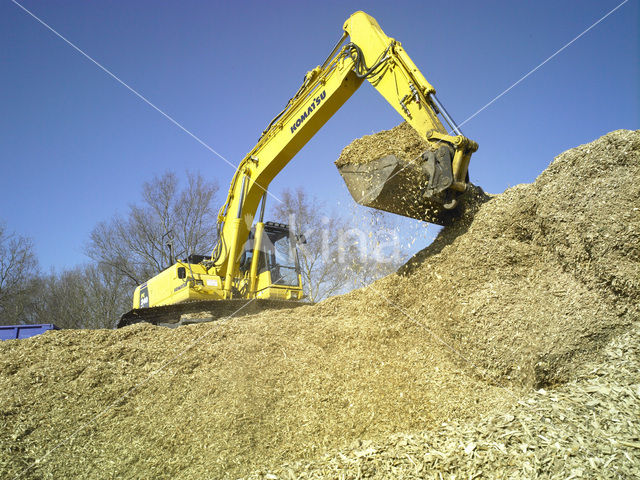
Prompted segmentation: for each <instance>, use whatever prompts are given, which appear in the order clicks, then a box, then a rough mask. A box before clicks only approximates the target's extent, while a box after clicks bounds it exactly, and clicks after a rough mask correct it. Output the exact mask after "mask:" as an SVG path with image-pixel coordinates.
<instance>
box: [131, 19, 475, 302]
mask: <svg viewBox="0 0 640 480" xmlns="http://www.w3.org/2000/svg"><path fill="white" fill-rule="evenodd" d="M343 30H344V32H343V36H342V38H341V40H340V42H338V44H337V45H336V47H335V48H334V50H333V51H332V52H331V53H330V54H329V57H328V58H327V60H326V61H325V62H324V63H323V64H322V65H320V66H318V67H316V68H314V69H313V70H311V71H309V72H308V73H307V75H306V76H305V79H304V82H303V84H302V86H301V87H300V89H299V90H298V92H297V93H296V94H295V95H294V96H293V97H292V98H291V99H290V100H289V102H288V103H287V105H286V107H285V108H284V110H283V111H282V112H280V113H279V114H278V115H277V116H276V117H275V118H274V119H273V120H272V121H271V123H270V124H269V125H268V126H267V128H266V130H265V131H264V132H263V134H262V136H261V137H260V139H259V141H258V143H257V144H256V145H255V147H254V148H253V149H252V150H251V151H250V152H249V153H248V154H247V155H246V156H245V158H244V159H243V160H242V162H240V164H239V166H238V168H237V170H236V172H235V174H234V176H233V179H232V181H231V185H230V188H229V193H228V195H227V199H226V202H225V203H224V205H223V206H222V208H221V209H220V212H219V214H218V237H219V238H218V244H217V247H216V249H215V250H214V252H213V254H212V255H211V257H210V258H208V259H206V260H203V261H201V262H198V263H195V264H186V263H185V262H178V263H176V264H175V265H173V266H171V267H169V268H168V269H167V270H165V271H164V272H162V273H160V274H159V275H157V276H155V277H154V278H152V279H150V280H149V281H147V282H146V283H145V284H144V285H142V286H140V287H138V288H137V289H136V292H135V295H134V304H133V306H134V309H141V308H145V307H155V306H159V305H171V304H176V303H181V302H189V301H192V300H202V299H211V300H228V299H232V298H236V299H237V298H244V299H257V298H261V299H269V298H278V299H291V300H296V299H299V298H302V284H301V282H300V276H299V274H298V277H297V281H296V282H295V284H294V281H293V280H292V279H291V278H290V279H289V283H290V285H284V284H282V282H280V284H277V283H276V282H275V281H274V279H273V278H271V277H272V274H271V273H270V272H269V271H262V272H261V271H259V269H258V264H257V263H256V262H253V263H255V264H254V265H251V266H249V265H247V266H246V268H244V269H243V268H241V261H242V258H243V257H246V255H245V254H246V252H247V251H248V250H247V246H246V244H247V240H248V238H249V236H250V232H251V231H252V228H253V229H255V231H256V232H257V236H256V238H257V239H258V240H257V241H255V242H253V244H254V245H253V246H254V247H255V246H258V247H260V243H261V240H260V239H262V240H263V239H264V235H260V231H261V229H262V228H264V227H263V226H261V225H262V224H263V221H262V214H261V215H260V218H259V220H258V222H257V224H256V226H255V227H254V226H253V223H254V217H255V215H256V212H257V209H258V206H259V205H260V202H261V201H262V211H264V199H266V196H267V188H268V186H269V184H270V183H271V181H272V180H273V179H274V177H275V176H276V175H278V173H279V172H280V171H281V170H282V169H283V168H284V167H285V166H286V165H287V163H288V162H289V161H290V160H291V159H292V158H293V157H294V156H295V155H296V153H297V152H298V151H299V150H300V149H301V148H302V147H303V146H304V145H305V144H306V143H307V142H308V141H309V140H310V139H311V138H312V137H313V136H314V135H315V134H316V132H318V130H319V129H320V128H321V127H322V126H323V125H324V124H325V123H326V122H327V121H328V120H329V118H331V116H332V115H333V114H334V113H335V112H336V111H337V110H338V109H339V108H340V107H341V106H342V105H343V104H344V103H345V102H346V101H347V100H348V99H349V98H350V97H351V95H352V94H353V93H354V92H355V91H356V90H357V89H358V88H359V87H360V85H361V84H362V83H363V81H364V80H365V79H366V80H368V81H369V83H370V84H371V85H372V86H373V87H374V88H375V89H376V90H377V91H378V92H379V93H380V94H381V95H382V96H383V97H384V98H385V99H386V100H387V101H388V102H389V103H390V104H391V105H392V106H393V107H394V108H395V110H396V111H397V112H398V113H399V114H400V116H401V117H402V118H404V120H405V121H407V122H408V123H409V124H410V125H411V126H412V127H413V128H414V129H415V130H416V131H417V132H418V134H419V135H420V136H421V137H422V138H423V139H424V140H425V141H427V142H430V143H433V144H436V146H441V147H442V148H444V150H443V152H444V157H442V158H445V160H444V161H442V160H440V162H441V164H440V165H439V166H438V168H440V169H441V170H442V172H444V173H443V175H444V177H443V178H445V181H444V182H443V181H442V180H438V181H439V183H438V185H435V186H434V185H431V184H429V185H427V182H431V183H434V182H435V177H434V176H433V173H432V174H431V177H430V178H429V177H426V180H425V188H427V187H428V188H429V189H430V190H429V192H431V193H433V192H436V193H435V194H434V195H435V196H434V197H433V198H436V197H437V199H438V201H440V199H442V198H444V199H445V200H444V202H445V204H446V202H449V203H451V199H455V197H456V196H457V195H459V194H460V193H461V192H464V191H465V189H466V187H467V185H468V175H467V169H468V165H469V160H470V157H471V154H472V153H473V152H474V151H475V150H476V149H477V148H478V146H477V144H476V143H475V142H473V141H471V140H469V139H467V138H466V137H464V136H463V135H462V134H461V132H460V130H459V128H458V127H457V126H456V125H455V124H453V125H452V120H451V118H450V117H449V116H448V114H447V113H446V111H445V110H444V108H443V107H442V106H441V105H440V103H439V102H438V100H437V99H436V97H435V89H434V87H433V86H432V85H431V84H430V83H429V82H427V80H426V79H425V77H424V76H423V75H422V73H421V72H420V71H419V70H418V68H417V67H416V65H415V64H414V63H413V61H412V60H411V59H410V58H409V56H408V55H407V53H406V52H405V51H404V49H403V48H402V46H401V44H400V42H398V41H396V40H394V39H392V38H390V37H388V36H387V35H385V33H384V32H383V31H382V29H381V28H380V26H379V25H378V23H377V22H376V20H375V19H373V18H372V17H370V16H369V15H367V14H366V13H364V12H356V13H354V14H353V15H352V16H351V17H350V18H349V19H348V20H347V21H346V22H345V24H344V27H343ZM438 115H441V116H442V117H443V118H444V120H446V123H448V124H449V125H450V126H451V128H452V130H454V132H453V133H452V134H449V133H447V130H446V129H445V127H444V126H443V123H442V122H441V121H440V118H439V116H438ZM445 150H446V151H445ZM425 158H427V157H425ZM387 160H388V159H387ZM419 160H420V159H419ZM420 161H423V160H420ZM387 163H388V161H387ZM432 163H433V160H432ZM385 165H386V164H385ZM376 168H377V167H376ZM385 168H386V170H384V169H382V170H380V172H383V175H382V176H380V175H379V172H373V173H372V172H371V171H369V172H364V173H362V172H359V171H349V172H341V173H342V174H343V178H344V179H345V181H346V183H347V186H348V187H349V190H350V191H351V193H352V195H353V196H354V198H355V199H356V201H358V202H359V203H362V204H364V205H369V206H372V207H374V208H380V209H384V210H387V211H392V212H395V213H400V214H402V215H406V216H411V217H415V218H420V219H421V220H427V221H434V222H437V223H442V222H439V219H440V217H437V216H434V217H423V216H421V214H420V213H419V212H418V213H415V212H408V211H405V210H403V209H400V208H397V206H396V203H397V202H396V201H395V200H394V199H395V198H401V197H402V192H400V191H398V189H403V188H404V187H405V186H403V185H399V184H398V182H397V180H398V179H399V178H402V176H398V173H400V171H401V170H403V169H404V168H405V166H402V165H400V166H398V164H394V165H393V168H392V169H389V168H387V167H386V166H385ZM425 171H426V170H425ZM362 175H364V177H363V176H362ZM376 175H377V176H376ZM396 176H397V178H395V179H392V177H396ZM362 178H366V179H367V181H371V179H372V178H373V179H376V178H378V184H379V185H378V191H377V194H378V195H379V198H378V199H374V200H372V201H369V202H368V201H367V199H365V198H363V197H364V196H361V195H359V194H356V191H357V190H358V189H359V188H360V183H359V182H360V180H361V179H362ZM438 178H441V176H440V177H438ZM394 181H395V183H394ZM408 181H411V180H408ZM414 182H415V180H414ZM385 185H386V186H387V188H386V189H385V188H384V187H385ZM388 185H393V189H391V190H390V189H389V188H388ZM410 187H412V188H414V187H415V185H411V186H410ZM425 196H426V194H425ZM382 197H385V198H382ZM394 202H395V203H394ZM445 208H446V206H445ZM243 247H244V248H243ZM258 250H259V248H258ZM254 253H255V252H254ZM255 258H256V255H255V254H254V259H255ZM180 267H188V268H186V271H187V278H180V277H181V275H178V273H179V272H178V270H179V269H180ZM252 267H253V268H252ZM290 277H291V276H290ZM145 291H146V292H147V293H146V295H147V296H146V298H145Z"/></svg>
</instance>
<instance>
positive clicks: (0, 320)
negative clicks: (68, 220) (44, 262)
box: [0, 223, 38, 325]
mask: <svg viewBox="0 0 640 480" xmlns="http://www.w3.org/2000/svg"><path fill="white" fill-rule="evenodd" d="M37 273H38V261H37V259H36V256H35V254H34V251H33V243H32V241H31V240H30V239H28V238H26V237H22V236H20V235H16V234H15V233H10V232H8V231H7V229H6V226H5V225H4V224H2V223H0V324H4V325H10V324H16V323H17V324H20V323H26V322H28V321H29V320H30V318H29V315H30V312H31V309H30V306H31V301H32V294H33V291H34V288H35V286H34V279H35V277H36V276H37Z"/></svg>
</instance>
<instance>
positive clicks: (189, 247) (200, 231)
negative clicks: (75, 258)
mask: <svg viewBox="0 0 640 480" xmlns="http://www.w3.org/2000/svg"><path fill="white" fill-rule="evenodd" d="M179 183H180V182H179V179H178V176H177V175H176V174H174V173H165V174H164V175H162V176H160V177H156V178H154V179H153V180H152V181H151V182H147V183H145V184H144V185H143V189H142V200H143V202H142V204H140V205H132V206H131V207H130V208H129V212H128V215H126V216H121V215H116V216H114V217H113V218H112V219H111V220H109V221H105V222H101V223H99V224H98V225H97V226H96V227H95V228H94V229H93V231H92V232H91V235H90V238H89V242H88V245H87V247H86V252H87V255H88V256H89V257H90V258H92V259H93V260H95V261H96V262H98V264H99V265H105V266H108V267H110V268H111V269H112V271H114V272H117V273H118V275H120V276H122V277H124V278H126V279H128V282H129V283H130V284H132V285H139V284H141V283H142V282H144V281H146V280H147V279H149V278H151V277H152V276H154V275H156V274H157V273H159V272H161V271H162V270H163V269H164V268H166V267H167V266H169V260H170V259H169V256H168V249H167V246H166V243H168V242H171V243H172V245H173V248H174V252H175V255H176V256H178V257H182V258H184V257H186V256H188V255H191V254H194V253H197V254H206V253H209V252H211V251H212V249H213V246H214V244H215V240H216V235H215V231H216V230H215V224H216V211H215V210H214V207H213V205H212V203H213V200H214V198H215V195H216V193H217V191H218V186H217V184H216V183H213V182H207V181H205V180H204V179H203V178H202V177H201V176H200V175H199V174H188V175H187V176H186V186H185V187H184V188H183V189H182V190H180V186H179Z"/></svg>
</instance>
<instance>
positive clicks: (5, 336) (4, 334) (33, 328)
mask: <svg viewBox="0 0 640 480" xmlns="http://www.w3.org/2000/svg"><path fill="white" fill-rule="evenodd" d="M47 330H60V329H59V328H58V327H56V326H55V325H54V324H53V323H41V324H38V325H0V340H15V339H16V338H29V337H33V336H34V335H40V334H41V333H44V332H46V331H47Z"/></svg>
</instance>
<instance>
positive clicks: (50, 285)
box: [34, 264, 132, 328]
mask: <svg viewBox="0 0 640 480" xmlns="http://www.w3.org/2000/svg"><path fill="white" fill-rule="evenodd" d="M125 283H126V281H125V279H124V278H123V277H122V276H120V275H118V274H117V272H114V271H113V269H112V268H111V267H108V266H106V265H102V266H101V265H94V264H90V265H86V266H83V267H76V268H73V269H70V270H65V271H63V272H62V273H60V274H55V273H52V274H50V275H48V276H45V277H43V278H42V279H41V284H42V285H43V288H42V291H41V294H40V295H39V302H38V303H37V305H36V306H35V309H34V320H35V321H36V322H37V323H54V324H55V325H56V326H58V327H61V328H113V326H114V325H115V324H116V322H117V320H118V318H120V315H122V313H124V312H125V311H127V310H128V309H129V308H130V302H131V293H132V292H131V289H130V288H128V287H127V285H126V284H125Z"/></svg>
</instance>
